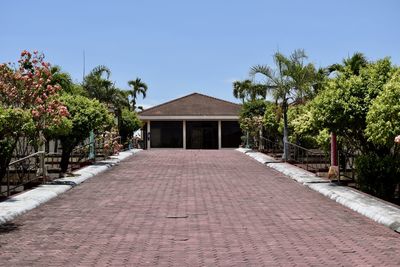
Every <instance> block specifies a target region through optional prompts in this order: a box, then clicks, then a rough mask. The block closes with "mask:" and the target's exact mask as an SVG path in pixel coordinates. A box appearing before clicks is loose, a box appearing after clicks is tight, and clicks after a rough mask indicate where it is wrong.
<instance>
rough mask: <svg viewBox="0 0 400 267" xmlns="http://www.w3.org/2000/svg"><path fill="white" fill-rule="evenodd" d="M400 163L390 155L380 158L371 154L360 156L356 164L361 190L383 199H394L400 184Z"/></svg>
mask: <svg viewBox="0 0 400 267" xmlns="http://www.w3.org/2000/svg"><path fill="white" fill-rule="evenodd" d="M399 163H400V160H399V159H398V158H395V157H393V156H390V155H387V156H384V157H379V156H377V155H376V154H374V153H370V154H366V155H361V156H359V157H358V158H357V159H356V162H355V164H356V177H357V184H358V186H359V188H360V189H361V190H362V191H364V192H366V193H369V194H372V195H374V196H377V197H379V198H382V199H386V200H392V199H394V194H395V190H396V186H397V185H398V184H399V182H400V169H399Z"/></svg>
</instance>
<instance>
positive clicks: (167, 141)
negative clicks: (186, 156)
mask: <svg viewBox="0 0 400 267" xmlns="http://www.w3.org/2000/svg"><path fill="white" fill-rule="evenodd" d="M150 147H151V148H182V147H183V122H182V121H152V122H151V123H150Z"/></svg>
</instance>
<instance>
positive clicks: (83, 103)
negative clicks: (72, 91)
mask: <svg viewBox="0 0 400 267" xmlns="http://www.w3.org/2000/svg"><path fill="white" fill-rule="evenodd" d="M61 101H62V102H63V103H64V104H65V105H66V106H67V107H68V110H69V113H70V116H69V117H68V118H67V119H64V120H63V123H62V124H61V125H60V126H58V127H55V128H54V129H52V131H51V132H52V133H51V134H52V135H53V137H55V138H58V139H59V140H60V141H61V145H62V155H61V163H60V168H61V172H62V173H65V172H66V171H67V169H68V164H69V159H70V156H71V153H72V150H73V149H74V148H75V147H76V146H77V145H79V143H81V142H83V141H84V140H85V139H86V138H88V137H89V133H90V131H91V130H93V131H95V132H98V131H101V130H104V129H105V128H109V127H111V125H112V124H113V118H112V116H111V115H110V114H109V112H108V110H107V108H106V107H105V106H104V105H103V104H101V103H100V102H99V101H98V100H91V99H89V98H86V97H84V96H73V95H67V94H65V95H63V96H62V97H61Z"/></svg>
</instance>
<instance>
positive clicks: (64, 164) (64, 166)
mask: <svg viewBox="0 0 400 267" xmlns="http://www.w3.org/2000/svg"><path fill="white" fill-rule="evenodd" d="M61 145H62V153H61V162H60V169H61V174H64V173H66V172H67V170H68V165H69V158H70V157H71V153H72V150H73V149H74V146H70V145H68V144H64V143H63V142H61Z"/></svg>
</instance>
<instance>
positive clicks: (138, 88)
mask: <svg viewBox="0 0 400 267" xmlns="http://www.w3.org/2000/svg"><path fill="white" fill-rule="evenodd" d="M128 85H129V86H130V87H131V88H132V90H130V95H131V97H132V99H131V106H132V110H135V109H136V99H137V97H138V95H139V94H141V95H142V96H143V98H145V97H146V92H147V84H146V83H145V82H143V81H142V80H141V79H140V78H136V80H131V81H128Z"/></svg>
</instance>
